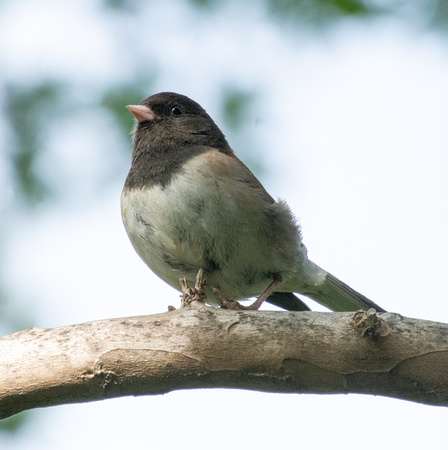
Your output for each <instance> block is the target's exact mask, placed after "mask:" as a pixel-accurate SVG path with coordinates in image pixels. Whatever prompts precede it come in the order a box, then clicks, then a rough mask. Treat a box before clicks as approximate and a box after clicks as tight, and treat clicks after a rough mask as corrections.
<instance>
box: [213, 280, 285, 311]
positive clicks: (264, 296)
mask: <svg viewBox="0 0 448 450" xmlns="http://www.w3.org/2000/svg"><path fill="white" fill-rule="evenodd" d="M282 281H283V277H282V276H281V275H279V274H278V275H276V276H275V277H274V279H273V280H272V283H271V284H270V285H269V286H268V287H267V288H266V289H265V290H264V291H263V293H262V294H261V295H260V296H259V297H258V298H257V299H256V300H255V301H254V302H253V303H252V304H251V305H249V306H243V305H241V303H238V302H235V301H233V302H232V301H229V300H226V299H224V298H222V296H221V295H220V292H219V291H218V290H217V289H213V293H214V294H215V296H216V297H217V298H219V299H220V300H221V302H222V306H223V307H224V308H226V309H237V310H242V309H244V310H255V311H256V310H258V309H260V306H261V305H262V304H263V302H264V301H265V300H266V299H267V298H268V297H269V296H270V295H271V294H272V293H273V292H275V289H276V287H277V286H278V285H279V284H280V283H281V282H282Z"/></svg>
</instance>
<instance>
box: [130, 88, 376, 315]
mask: <svg viewBox="0 0 448 450" xmlns="http://www.w3.org/2000/svg"><path fill="white" fill-rule="evenodd" d="M127 108H128V109H129V111H130V112H131V113H132V114H133V115H134V116H135V118H136V119H137V121H138V123H137V126H136V128H135V130H134V149H133V153H132V164H131V169H130V171H129V174H128V176H127V178H126V182H125V185H124V189H123V193H122V196H121V212H122V217H123V222H124V225H125V228H126V231H127V233H128V235H129V238H130V239H131V242H132V245H133V246H134V248H135V250H136V251H137V253H138V254H139V255H140V257H141V258H142V259H143V261H144V262H145V263H146V264H147V265H148V266H149V267H150V269H151V270H152V271H153V272H154V273H155V274H156V275H158V276H159V277H160V278H162V279H163V280H164V281H166V282H167V283H168V284H170V285H171V286H173V287H174V288H176V289H180V285H179V278H181V277H185V278H186V279H187V281H188V282H189V283H194V280H195V278H196V274H197V273H198V270H199V269H203V272H204V278H205V280H206V284H205V294H206V301H207V302H208V303H210V304H214V305H222V304H223V303H224V304H225V305H227V306H228V305H229V304H235V305H236V303H234V302H236V301H238V300H242V299H247V298H250V297H254V296H258V300H257V301H256V302H255V303H254V304H253V309H257V308H258V307H259V306H260V304H261V303H262V302H263V301H264V300H267V301H268V302H271V303H273V304H276V305H278V306H280V307H283V308H285V309H289V310H296V311H301V310H308V309H309V308H308V307H307V306H306V305H305V304H304V303H303V302H302V301H301V300H300V299H298V298H297V297H296V296H295V295H294V294H293V293H294V292H296V293H299V294H303V295H305V296H307V297H310V298H312V299H314V300H316V301H317V302H319V303H321V304H322V305H324V306H326V307H327V308H330V309H332V310H334V311H355V310H358V309H369V308H375V309H376V310H377V311H384V310H383V309H382V308H380V307H379V306H378V305H376V304H375V303H373V302H372V301H371V300H369V299H368V298H366V297H364V296H363V295H361V294H359V293H358V292H356V291H355V290H353V289H351V288H350V287H349V286H347V285H346V284H345V283H343V282H342V281H340V280H338V279H337V278H336V277H334V276H333V275H331V274H329V273H328V272H326V271H325V270H323V269H321V268H320V267H319V266H317V265H316V264H314V263H313V262H311V261H310V260H309V259H308V257H307V250H306V248H305V246H304V245H303V243H302V237H301V232H300V227H299V225H298V224H297V222H296V220H295V218H294V216H293V215H292V213H291V211H290V209H289V207H288V206H287V204H286V203H285V202H283V201H275V200H274V199H273V198H272V197H271V196H270V195H269V194H268V193H267V192H266V190H265V189H264V188H263V186H262V184H261V183H260V182H259V181H258V179H257V178H256V177H255V176H254V175H253V173H252V172H251V171H250V170H249V169H248V168H247V167H246V166H245V165H244V164H243V163H242V162H241V161H240V160H239V159H238V158H237V157H236V156H235V154H234V152H233V150H232V149H231V148H230V146H229V144H228V143H227V141H226V138H225V137H224V134H223V133H222V132H221V130H220V129H219V128H218V127H217V125H216V124H215V123H214V122H213V120H212V119H211V117H210V116H209V115H208V114H207V113H206V112H205V110H204V109H203V108H202V107H201V106H200V105H198V104H197V103H196V102H194V101H193V100H191V99H189V98H188V97H185V96H184V95H180V94H175V93H172V92H162V93H159V94H156V95H153V96H151V97H149V98H147V99H146V100H144V101H142V102H141V103H140V104H139V105H130V106H128V107H127Z"/></svg>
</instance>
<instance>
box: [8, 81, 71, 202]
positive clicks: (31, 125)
mask: <svg viewBox="0 0 448 450" xmlns="http://www.w3.org/2000/svg"><path fill="white" fill-rule="evenodd" d="M62 93H63V87H62V86H60V85H59V84H57V83H51V82H47V81H45V82H43V83H42V84H38V85H37V86H32V87H28V86H20V85H14V86H8V87H7V89H6V99H5V116H6V118H7V119H8V121H9V125H10V128H11V131H12V133H11V135H12V138H13V143H12V144H13V145H12V149H11V150H10V161H11V165H12V170H13V181H14V184H15V190H16V192H17V193H18V194H19V197H20V198H22V199H24V200H26V201H27V202H28V203H29V204H33V203H39V202H41V201H42V200H44V199H45V198H46V197H48V195H49V194H50V190H49V187H48V186H47V184H46V183H45V180H44V179H43V178H42V177H41V176H40V175H39V173H38V171H37V169H36V165H37V161H38V158H39V155H40V154H41V152H42V150H43V148H44V146H45V136H46V133H47V131H48V128H49V126H50V122H51V120H52V119H54V117H55V116H56V115H57V114H58V112H59V111H60V110H61V107H62V105H63V103H64V96H63V95H62Z"/></svg>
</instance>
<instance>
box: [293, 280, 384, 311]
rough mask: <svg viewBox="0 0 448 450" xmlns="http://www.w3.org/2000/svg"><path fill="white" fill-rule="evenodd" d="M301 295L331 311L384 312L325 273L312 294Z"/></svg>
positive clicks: (304, 293)
mask: <svg viewBox="0 0 448 450" xmlns="http://www.w3.org/2000/svg"><path fill="white" fill-rule="evenodd" d="M302 294H303V295H306V296H307V297H310V298H312V299H313V300H316V301H317V302H318V303H320V304H322V305H324V306H326V307H327V308H329V309H331V310H333V311H356V310H358V309H364V310H368V309H370V308H374V309H376V310H377V311H378V312H386V310H385V309H383V308H381V306H378V305H377V304H376V303H374V302H372V300H370V299H368V298H367V297H365V296H364V295H362V294H360V293H359V292H356V291H355V290H354V289H352V288H351V287H350V286H348V285H346V284H345V283H344V282H342V281H341V280H339V279H337V278H336V277H335V276H333V275H331V274H330V273H327V274H326V276H325V279H324V281H323V283H322V284H320V285H319V287H318V289H316V291H314V292H302Z"/></svg>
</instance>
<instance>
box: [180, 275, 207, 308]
mask: <svg viewBox="0 0 448 450" xmlns="http://www.w3.org/2000/svg"><path fill="white" fill-rule="evenodd" d="M205 281H206V280H205V279H204V271H203V270H202V269H199V271H198V274H197V275H196V282H195V284H194V287H191V288H190V287H188V284H187V279H186V278H181V279H180V280H179V282H180V288H181V291H182V295H181V298H182V302H181V305H180V307H181V308H185V307H187V306H193V305H192V304H193V302H200V303H205V299H206V295H205V290H204V286H205ZM171 308H172V307H171ZM171 311H172V309H171Z"/></svg>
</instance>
